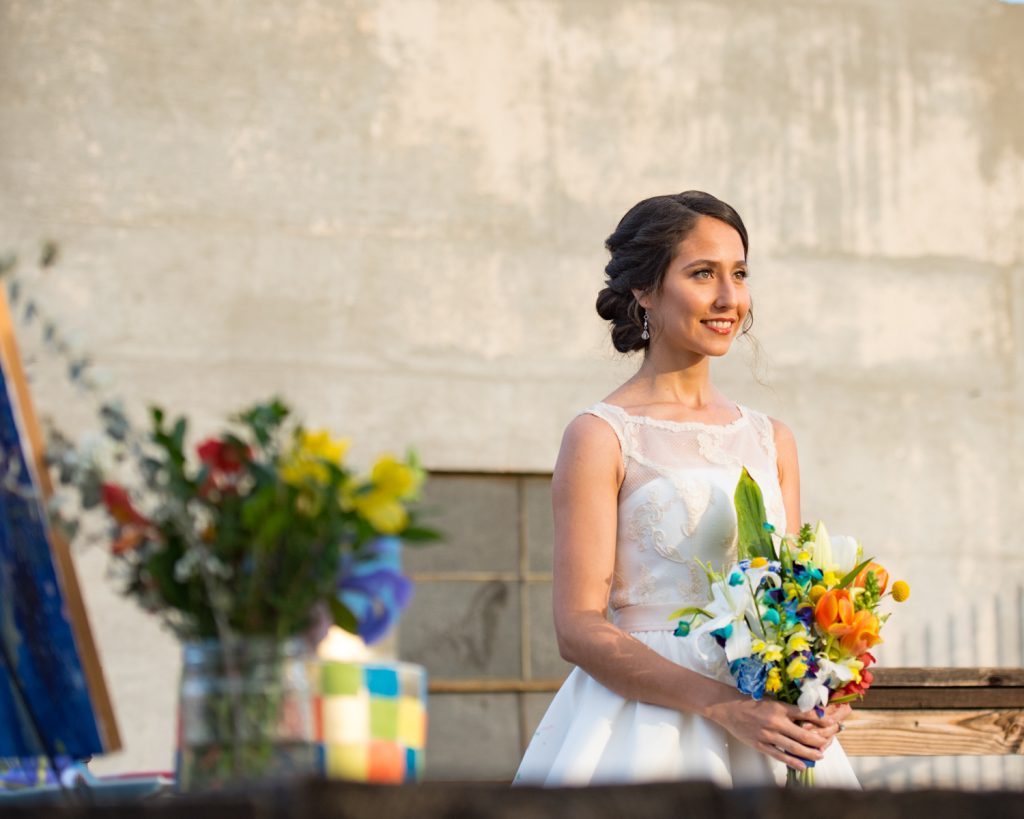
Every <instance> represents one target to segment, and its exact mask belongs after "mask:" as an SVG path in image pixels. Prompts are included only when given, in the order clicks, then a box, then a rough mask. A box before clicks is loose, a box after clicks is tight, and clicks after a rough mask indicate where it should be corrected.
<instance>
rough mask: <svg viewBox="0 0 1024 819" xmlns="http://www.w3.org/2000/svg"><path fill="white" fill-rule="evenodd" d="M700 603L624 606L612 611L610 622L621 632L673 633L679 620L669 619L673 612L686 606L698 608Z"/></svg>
mask: <svg viewBox="0 0 1024 819" xmlns="http://www.w3.org/2000/svg"><path fill="white" fill-rule="evenodd" d="M702 603H703V601H701V602H689V603H688V602H685V601H684V602H681V603H671V604H668V605H658V606H624V607H623V608H621V609H613V610H612V622H613V623H614V624H615V625H617V626H618V627H619V628H621V629H622V630H623V631H675V630H676V626H677V625H678V624H679V619H680V618H676V619H670V618H669V615H670V614H672V612H674V611H679V609H682V608H686V607H687V606H699V605H702Z"/></svg>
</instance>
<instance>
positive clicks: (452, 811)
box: [0, 781, 1024, 819]
mask: <svg viewBox="0 0 1024 819" xmlns="http://www.w3.org/2000/svg"><path fill="white" fill-rule="evenodd" d="M48 816H52V817H55V819H56V817H60V818H61V819H73V818H74V819H77V818H78V817H81V818H82V819H85V817H89V819H92V817H99V816H103V817H112V819H134V818H135V817H138V819H150V818H151V817H152V819H174V818H176V817H182V819H291V817H309V818H310V819H406V817H408V819H430V817H443V819H548V818H550V819H605V818H607V819H612V817H627V819H632V818H633V817H637V819H817V817H821V819H867V818H870V819H897V817H899V818H900V819H904V818H906V819H964V817H975V816H977V817H984V819H1024V793H1022V792H1016V791H988V792H972V791H950V790H937V789H929V790H917V791H886V790H869V791H844V790H832V789H827V788H818V789H813V790H782V789H778V788H738V789H732V790H728V789H724V788H719V787H716V786H715V785H711V784H709V783H703V782H686V783H679V784H664V785H623V786H608V787H593V788H559V789H542V788H509V787H508V786H506V785H490V784H463V783H459V784H446V783H438V782H432V783H427V784H423V785H417V786H405V787H388V786H372V785H358V784H350V783H344V782H324V781H309V782H301V783H293V784H290V785H280V786H260V787H256V788H252V789H249V790H247V791H236V792H232V793H219V794H208V795H182V796H165V797H160V798H156V799H151V800H149V801H144V802H135V803H131V804H119V805H102V804H94V805H84V804H82V805H60V806H40V805H35V806H29V805H25V806H13V805H10V806H5V805H3V803H2V802H0V819H28V817H32V819H42V817H48Z"/></svg>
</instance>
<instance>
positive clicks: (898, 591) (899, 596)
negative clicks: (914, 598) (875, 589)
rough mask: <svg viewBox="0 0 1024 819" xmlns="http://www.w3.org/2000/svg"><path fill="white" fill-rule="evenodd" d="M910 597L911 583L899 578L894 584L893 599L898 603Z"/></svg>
mask: <svg viewBox="0 0 1024 819" xmlns="http://www.w3.org/2000/svg"><path fill="white" fill-rule="evenodd" d="M908 597H910V584H908V583H907V581H906V580H897V581H896V582H895V583H893V584H892V599H893V600H895V601H896V602H897V603H902V602H903V601H904V600H906V599H907V598H908Z"/></svg>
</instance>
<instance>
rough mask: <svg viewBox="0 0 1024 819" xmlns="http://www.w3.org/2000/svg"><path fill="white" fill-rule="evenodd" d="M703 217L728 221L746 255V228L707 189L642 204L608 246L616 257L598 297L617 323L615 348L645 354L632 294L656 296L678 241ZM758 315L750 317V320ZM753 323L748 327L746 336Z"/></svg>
mask: <svg viewBox="0 0 1024 819" xmlns="http://www.w3.org/2000/svg"><path fill="white" fill-rule="evenodd" d="M701 216H710V217H712V218H714V219H719V220H721V221H722V222H725V223H726V224H727V225H729V226H730V227H732V228H735V230H736V232H737V233H739V235H740V239H742V240H743V255H744V257H746V255H747V229H746V228H745V227H744V226H743V220H742V219H740V215H739V214H738V213H737V212H736V211H735V210H733V208H732V207H731V206H729V205H727V204H726V203H725V202H723V201H722V200H721V199H716V198H715V197H714V196H712V195H711V194H710V193H704V192H703V191H686V192H684V193H676V194H671V195H669V196H652V197H651V198H650V199H644V200H643V201H642V202H638V203H637V204H635V205H634V206H633V207H632V208H630V209H629V212H628V213H626V215H625V216H623V217H622V221H620V222H619V224H618V227H616V228H615V232H614V233H612V235H611V236H609V237H608V239H607V240H606V241H605V243H604V246H605V247H606V248H607V249H608V252H609V253H611V254H612V257H611V259H610V260H609V262H608V264H607V265H606V266H605V269H604V273H605V284H606V286H605V288H604V289H603V290H602V291H601V292H600V293H598V295H597V313H598V315H599V316H601V318H603V319H607V320H608V321H610V322H611V323H612V344H614V345H615V349H616V350H618V351H619V352H620V353H630V352H633V351H634V350H646V349H647V345H648V342H647V341H644V340H643V339H642V338H641V337H640V334H641V333H642V332H643V316H642V310H643V308H642V307H641V306H640V304H639V302H637V300H636V297H635V296H634V295H633V290H641V291H643V292H645V293H654V292H657V291H658V290H659V289H660V288H661V284H662V280H663V279H664V278H665V271H666V270H668V266H669V263H670V262H671V261H672V259H673V258H674V257H675V254H676V249H677V248H678V247H679V243H680V242H681V241H683V239H685V238H686V235H687V234H688V233H689V232H690V231H691V230H693V228H694V225H696V224H697V220H698V219H699V218H700V217H701ZM752 315H753V313H752V312H751V313H749V314H748V321H750V316H752ZM747 329H749V325H748V326H747V327H744V332H746V330H747Z"/></svg>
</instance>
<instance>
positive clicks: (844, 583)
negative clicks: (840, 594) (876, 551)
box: [835, 557, 874, 589]
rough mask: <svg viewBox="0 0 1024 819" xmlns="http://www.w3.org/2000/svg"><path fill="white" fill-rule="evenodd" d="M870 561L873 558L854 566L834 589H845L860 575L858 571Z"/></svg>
mask: <svg viewBox="0 0 1024 819" xmlns="http://www.w3.org/2000/svg"><path fill="white" fill-rule="evenodd" d="M872 560H874V558H873V557H869V558H868V559H867V560H865V561H864V562H862V563H858V564H857V565H856V566H854V567H853V568H852V569H850V571H848V572H847V573H846V574H844V575H843V579H842V580H840V581H839V582H838V583H837V584H836V585H835V588H837V589H845V588H846V587H847V586H849V585H850V584H851V583H852V582H853V581H854V580H855V579H856V577H857V575H859V574H860V570H861V569H863V568H864V567H865V566H867V565H868V563H870V562H871V561H872Z"/></svg>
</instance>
